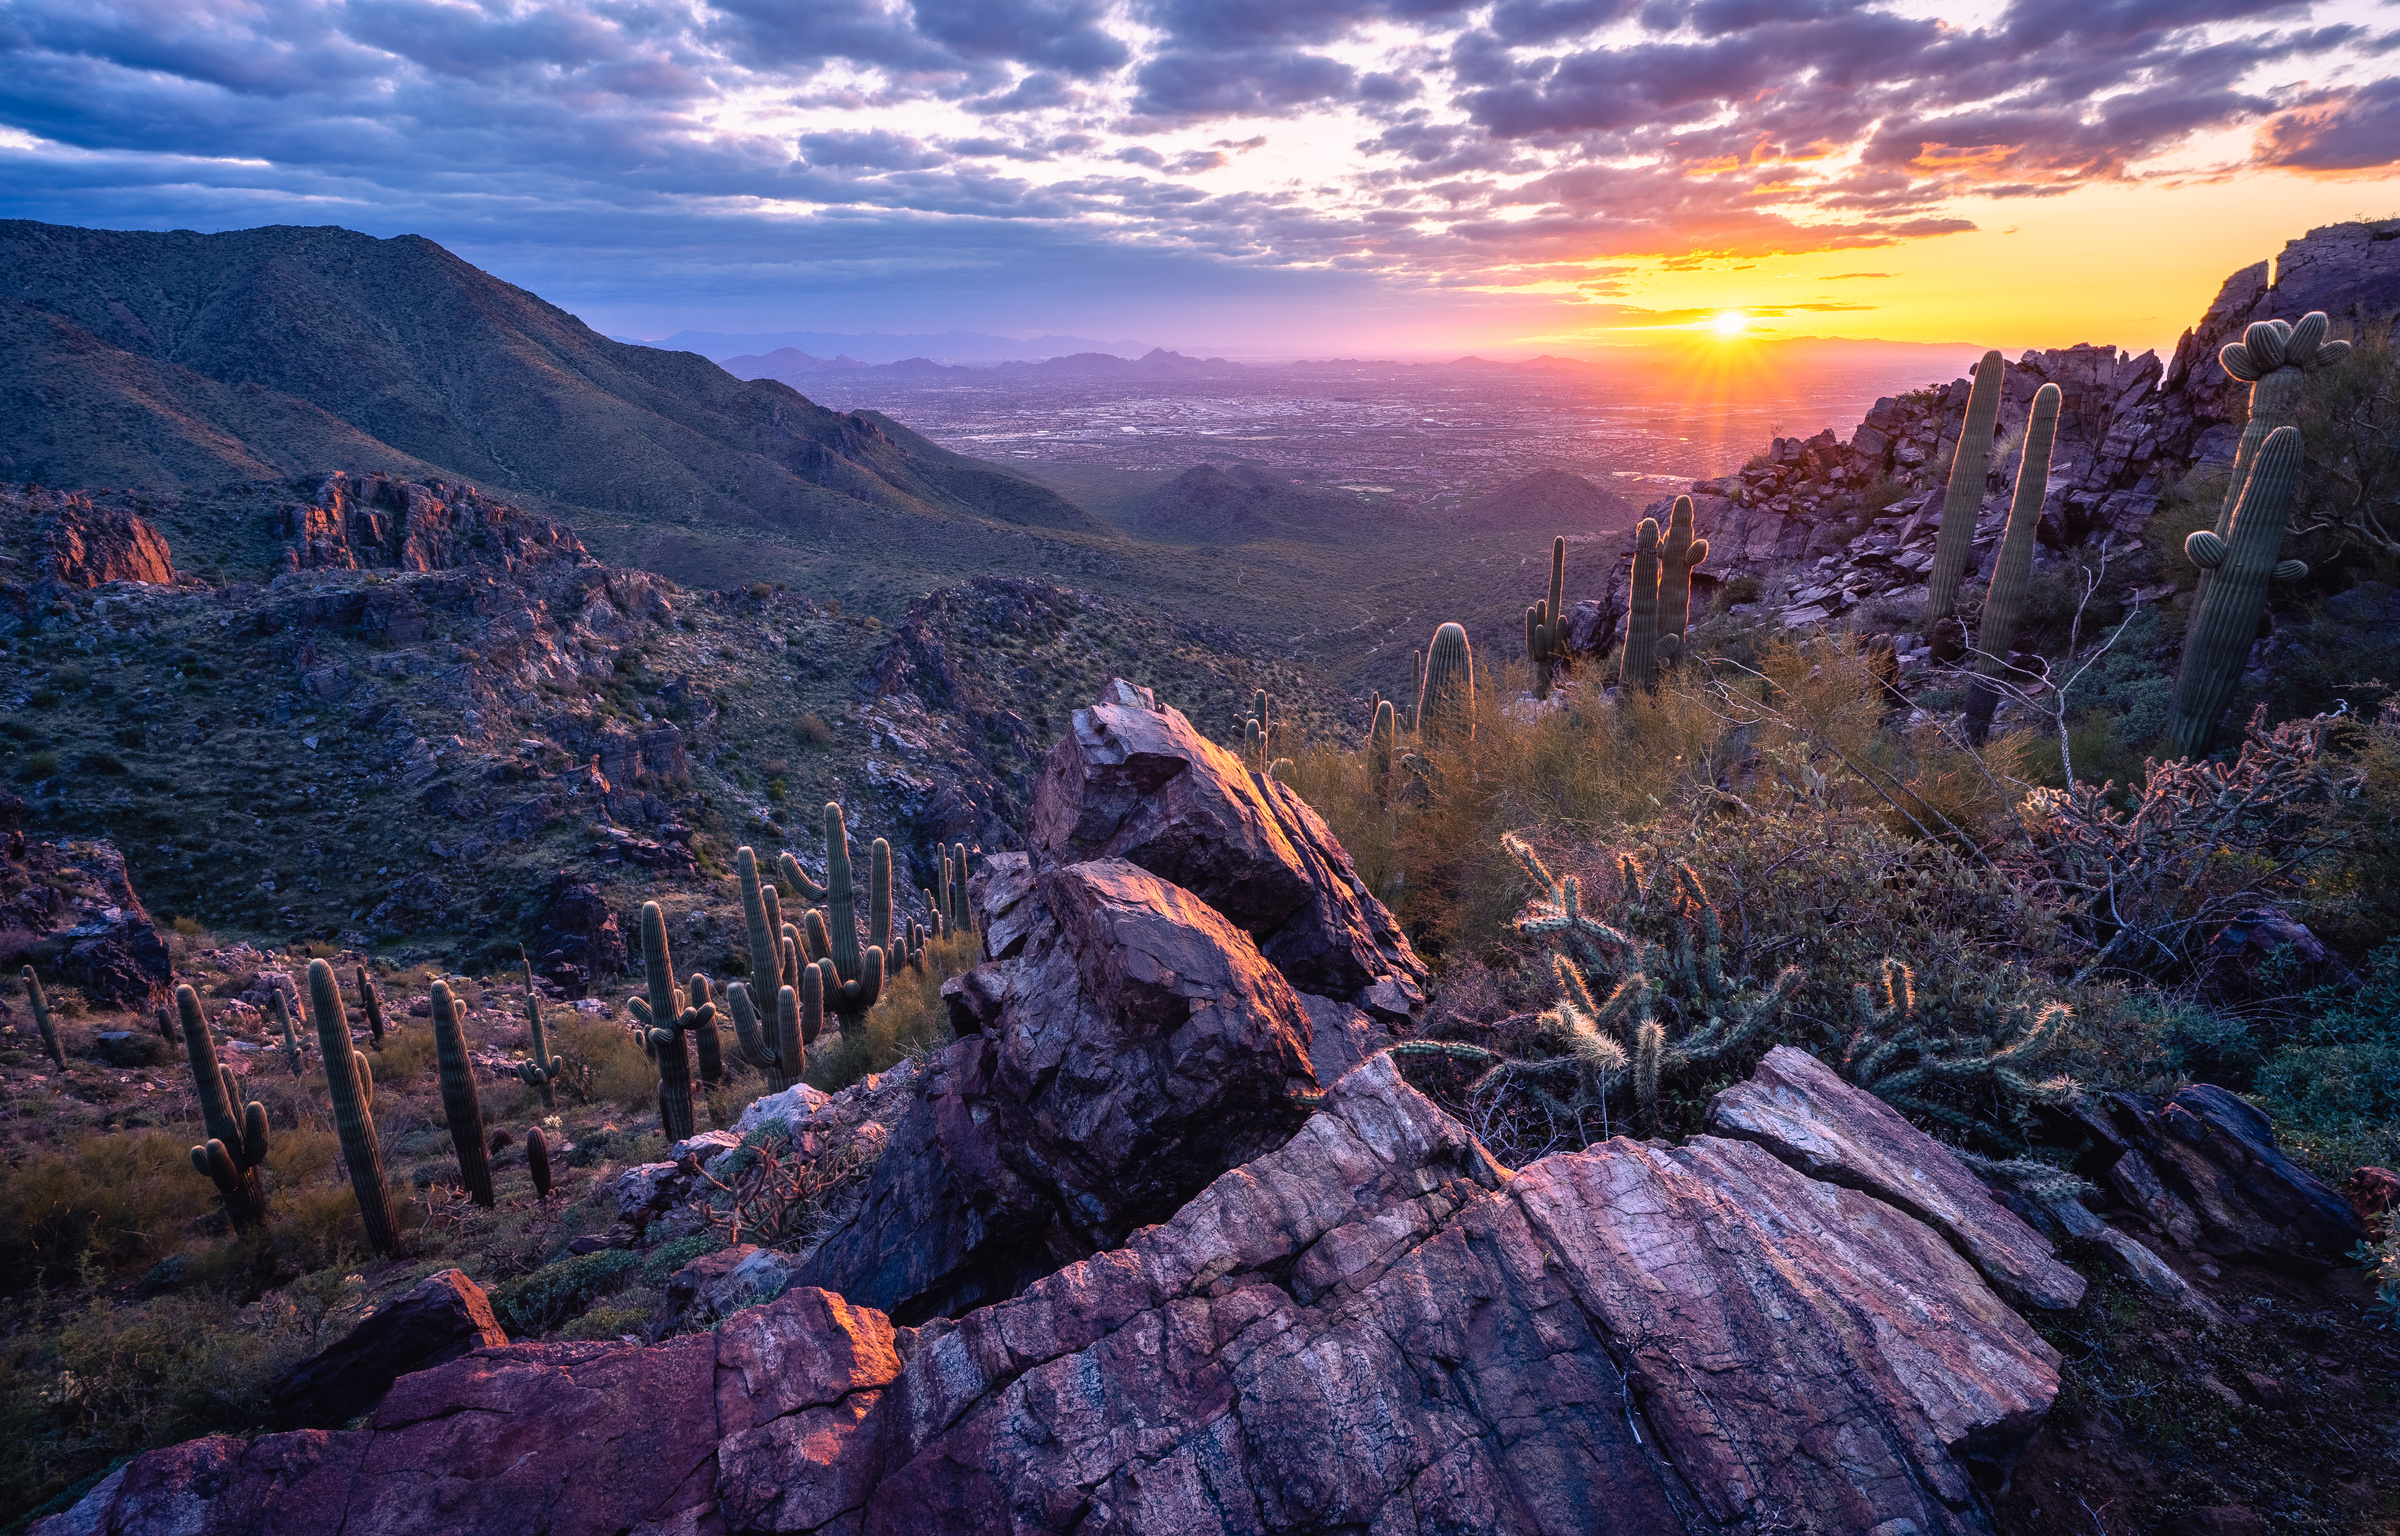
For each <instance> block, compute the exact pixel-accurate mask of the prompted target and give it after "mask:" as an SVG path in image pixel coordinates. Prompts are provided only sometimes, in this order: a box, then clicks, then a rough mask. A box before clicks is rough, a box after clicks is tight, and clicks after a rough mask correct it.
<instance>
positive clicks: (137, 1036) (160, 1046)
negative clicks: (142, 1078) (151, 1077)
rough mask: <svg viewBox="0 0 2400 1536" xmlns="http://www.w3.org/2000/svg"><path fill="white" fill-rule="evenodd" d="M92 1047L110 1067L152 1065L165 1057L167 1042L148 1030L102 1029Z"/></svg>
mask: <svg viewBox="0 0 2400 1536" xmlns="http://www.w3.org/2000/svg"><path fill="white" fill-rule="evenodd" d="M92 1049H93V1051H94V1052H95V1053H97V1054H98V1055H99V1057H100V1059H101V1060H102V1061H105V1062H107V1063H108V1064H109V1065H110V1066H112V1067H154V1066H157V1065H158V1064H159V1063H160V1062H162V1061H165V1060H166V1059H167V1043H166V1042H165V1041H164V1040H161V1039H160V1038H159V1037H158V1036H156V1035H154V1034H152V1033H150V1032H149V1031H148V1030H146V1029H144V1030H128V1029H104V1030H102V1031H100V1033H98V1034H96V1035H94V1036H93V1037H92Z"/></svg>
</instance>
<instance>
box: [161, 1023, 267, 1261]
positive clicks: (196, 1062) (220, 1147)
mask: <svg viewBox="0 0 2400 1536" xmlns="http://www.w3.org/2000/svg"><path fill="white" fill-rule="evenodd" d="M175 1012H176V1015H177V1016H178V1017H179V1018H180V1019H181V1020H182V1023H183V1049H184V1054H186V1055H187V1056H189V1057H190V1058H191V1062H192V1093H193V1096H194V1097H195V1098H197V1099H198V1100H199V1101H200V1123H201V1124H202V1125H203V1126H205V1127H206V1128H207V1130H208V1140H207V1141H206V1142H204V1143H202V1144H201V1145H199V1146H197V1147H194V1148H192V1166H193V1167H194V1168H197V1169H198V1170H200V1172H202V1173H203V1174H206V1175H207V1176H208V1178H209V1179H210V1180H211V1181H212V1182H214V1183H215V1184H216V1186H217V1193H218V1194H220V1195H222V1196H224V1197H225V1214H226V1215H227V1216H229V1217H231V1218H232V1219H233V1225H234V1227H235V1229H236V1230H240V1229H242V1228H246V1227H250V1226H253V1225H255V1224H257V1223H258V1222H261V1221H264V1220H265V1219H266V1216H267V1190H266V1186H265V1185H264V1184H262V1183H261V1182H260V1181H259V1177H258V1166H259V1164H261V1163H263V1162H265V1161H266V1160H267V1106H266V1105H264V1104H259V1103H252V1104H250V1105H249V1106H248V1107H246V1108H244V1109H242V1110H241V1112H240V1113H239V1114H237V1113H235V1106H236V1105H239V1104H240V1103H241V1102H242V1100H241V1094H240V1092H239V1089H238V1085H237V1084H236V1083H235V1081H234V1077H233V1073H232V1072H231V1071H230V1070H229V1069H227V1068H226V1067H224V1066H222V1065H220V1064H219V1063H218V1061H217V1042H216V1039H215V1037H214V1036H212V1035H210V1034H209V1032H208V1018H207V1016H206V1015H205V1014H203V1013H201V1011H200V994H199V993H197V992H194V991H193V990H192V989H191V988H190V987H189V986H178V987H177V988H176V989H175Z"/></svg>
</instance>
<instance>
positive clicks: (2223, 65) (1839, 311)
mask: <svg viewBox="0 0 2400 1536" xmlns="http://www.w3.org/2000/svg"><path fill="white" fill-rule="evenodd" d="M0 55H5V67H4V68H0V216H8V217H20V218H31V219H42V220H48V221H52V222H58V223H71V224H89V225H100V226H108V227H117V228H150V229H168V228H193V229H203V230H214V229H231V228H241V227H245V226H249V225H255V224H273V223H284V224H342V225H346V226H349V227H351V228H355V229H361V230H365V231H368V232H370V233H373V234H377V235H392V234H400V233H406V232H416V233H421V234H424V235H427V236H429V237H431V238H433V239H435V240H438V241H440V242H441V243H443V244H444V245H447V246H449V247H451V248H452V249H454V250H456V251H458V252H459V253H460V254H462V255H464V256H466V257H467V258H468V259H469V260H472V261H474V262H476V263H477V264H478V265H480V266H483V267H485V268H487V269H489V270H491V271H493V272H496V273H498V274H499V275H500V276H502V277H505V278H507V279H509V280H510V281H513V282H517V283H520V284H523V285H524V286H526V287H528V288H531V289H533V290H534V291H536V292H538V293H540V294H542V295H543V296H544V297H546V298H549V299H551V300H553V301H554V302H557V303H559V304H562V305H564V306H566V307H567V308H569V309H572V310H574V311H575V312H576V313H577V314H579V315H581V316H582V317H583V318H584V319H586V320H587V321H589V322H590V323H591V324H593V325H595V326H597V327H599V328H600V329H602V330H605V331H609V332H612V333H616V334H625V335H638V336H662V335H665V334H668V333H670V332H673V331H676V330H680V329H686V328H692V329H705V330H715V331H739V332H769V331H782V330H822V331H867V330H877V331H939V330H945V329H950V328H953V327H958V328H966V329H973V330H981V331H989V332H996V333H1002V334H1011V335H1024V336H1031V335H1036V334H1040V333H1046V332H1070V333H1075V334H1080V335H1084V336H1090V337H1098V338H1104V339H1112V340H1113V339H1117V338H1140V339H1144V340H1149V341H1156V342H1160V343H1163V344H1166V345H1169V346H1175V347H1180V348H1184V349H1186V350H1195V349H1199V350H1209V351H1229V352H1232V353H1235V354H1237V355H1298V354H1302V353H1306V354H1310V355H1320V356H1322V355H1327V354H1330V353H1335V352H1341V353H1348V354H1353V355H1358V354H1372V355H1379V356H1394V355H1405V356H1430V355H1448V354H1454V353H1457V352H1462V351H1470V350H1475V351H1481V352H1484V353H1485V354H1486V355H1493V356H1509V355H1529V354H1531V353H1534V352H1540V351H1551V352H1564V353H1580V354H1587V355H1588V354H1592V353H1594V352H1595V351H1596V349H1598V348H1601V347H1605V346H1610V345H1622V344H1624V343H1627V342H1636V341H1645V340H1650V339H1654V338H1657V337H1659V336H1660V335H1661V334H1662V332H1673V331H1674V330H1675V328H1691V329H1707V328H1710V327H1714V326H1717V325H1718V324H1719V323H1720V322H1719V320H1718V317H1720V316H1722V315H1725V314H1727V313H1728V312H1732V311H1738V312H1740V313H1741V314H1742V315H1743V316H1745V317H1747V318H1746V330H1747V333H1748V334H1750V335H1754V336H1758V335H1765V336H1773V335H1831V336H1851V337H1875V338H1883V339H1889V340H1901V341H1933V342H1967V343H1972V344H1974V345H1977V346H1983V345H1997V346H2005V347H2010V348H2015V347H2024V346H2051V345H2064V344H2068V343H2072V342H2076V341H2111V342H2118V343H2122V344H2126V345H2132V346H2166V345H2171V344H2172V342H2173V341H2174V338H2175V336H2176V334H2177V332H2179V331H2180V330H2181V329H2182V328H2183V327H2184V326H2186V325H2188V324H2189V323H2190V322H2191V321H2192V320H2193V319H2194V318H2196V317H2197V315H2198V313H2199V311H2200V309H2201V308H2202V307H2203V306H2204V305H2205V304H2206V302H2207V300H2208V299H2209V297H2210V296H2211V295H2212V294H2213V293H2214V292H2215V290H2216V287H2217V284H2218V283H2219V282H2220V281H2221V280H2222V279H2223V277H2224V276H2225V274H2226V273H2227V272H2228V271H2230V270H2232V269H2233V268H2234V267H2237V266H2240V265H2243V264H2245V263H2248V262H2252V261H2257V260H2260V259H2262V258H2264V257H2267V256H2270V255H2272V254H2273V253H2274V252H2275V251H2276V250H2277V249H2279V248H2280V247H2281V245H2282V244H2283V242H2284V241H2285V240H2286V239H2288V238H2291V237H2293V236H2295V235H2298V234H2300V233H2301V232H2302V231H2304V230H2305V229H2307V228H2308V227H2309V226H2311V225H2315V224H2323V223H2331V222H2336V221H2339V220H2343V219H2349V218H2355V217H2360V216H2366V217H2389V216H2393V215H2400V7H2396V6H2395V5H2393V4H2389V3H2383V4H2377V3H2370V0H2345V3H2339V4H2305V3H2303V4H2254V3H2245V0H2021V3H2015V4H1991V3H1972V4H1961V3H1954V0H1922V3H1918V0H1908V3H1894V4H1881V5H1866V6H1860V5H1851V4H1845V3H1840V0H1646V3H1631V0H1499V3H1497V4H1478V5H1455V4H1448V3H1443V0H1221V3H1210V0H1132V3H1117V0H917V3H916V4H914V5H911V4H907V3H904V0H889V3H885V0H822V3H798V4H795V3H791V0H717V3H714V4H708V3H700V0H688V3H667V0H587V3H580V4H532V3H525V4H517V3H506V0H492V3H480V4H478V3H433V0H356V3H350V4H311V3H302V0H254V3H245V4H200V3H188V0H0ZM1722 324H1723V325H1724V326H1725V327H1726V328H1728V329H1730V328H1731V327H1732V326H1733V325H1734V324H1735V322H1733V321H1724V322H1722ZM1687 333H1688V330H1687Z"/></svg>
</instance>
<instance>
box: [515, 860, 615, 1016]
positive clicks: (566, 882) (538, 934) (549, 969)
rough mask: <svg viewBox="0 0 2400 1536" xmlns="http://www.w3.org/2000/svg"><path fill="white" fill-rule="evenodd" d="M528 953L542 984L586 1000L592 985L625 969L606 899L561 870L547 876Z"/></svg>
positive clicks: (597, 889)
mask: <svg viewBox="0 0 2400 1536" xmlns="http://www.w3.org/2000/svg"><path fill="white" fill-rule="evenodd" d="M528 949H529V952H530V956H531V958H532V960H533V963H534V966H535V969H536V970H538V971H539V972H540V974H541V977H542V979H543V980H544V981H547V982H549V983H550V984H551V985H552V986H555V987H557V988H558V989H559V991H560V993H561V994H562V995H564V996H567V997H586V996H589V995H590V993H591V989H592V986H593V984H594V983H596V982H599V981H602V980H604V979H606V978H608V977H611V976H614V975H616V974H618V973H619V972H621V971H623V970H624V969H625V963H626V952H625V934H624V931H623V930H621V929H620V928H618V927H617V918H616V914H615V913H613V912H611V911H609V909H608V901H607V898H606V897H604V896H602V895H601V893H600V888H599V887H598V886H596V885H593V884H590V883H589V882H587V881H582V880H577V879H576V878H575V877H574V876H572V875H570V874H568V873H567V872H566V871H565V870H563V869H562V870H560V871H558V872H557V873H556V874H554V875H552V876H551V877H550V888H549V889H548V891H546V892H545V893H544V894H543V896H542V899H541V904H540V906H539V908H538V909H537V910H536V912H535V914H534V933H533V943H532V944H531V945H529V946H528Z"/></svg>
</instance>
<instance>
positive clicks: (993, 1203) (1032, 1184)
mask: <svg viewBox="0 0 2400 1536" xmlns="http://www.w3.org/2000/svg"><path fill="white" fill-rule="evenodd" d="M1029 899H1032V900H1035V901H1037V902H1038V916H1037V918H1036V920H1035V921H1034V922H1033V925H1032V932H1031V933H1030V934H1029V936H1028V937H1027V939H1026V940H1025V942H1024V944H1023V946H1022V948H1021V949H1020V950H1019V951H1018V952H1017V953H1016V954H1015V955H1014V957H1013V958H1011V959H1009V960H1006V961H995V962H989V963H987V964H986V965H984V966H982V967H980V968H978V970H977V971H976V972H974V973H973V974H972V976H971V977H970V978H968V979H969V980H970V981H971V982H972V983H973V992H974V996H975V998H976V1000H977V1006H978V1007H979V1008H981V1009H982V1010H984V1011H985V1014H986V1015H987V1016H985V1017H980V1018H974V1019H972V1020H971V1022H970V1031H971V1032H969V1033H968V1034H967V1037H966V1038H964V1039H962V1040H960V1041H959V1042H958V1043H957V1044H955V1045H953V1046H951V1047H949V1048H948V1049H947V1050H945V1051H943V1052H942V1053H941V1054H940V1055H939V1056H937V1057H936V1058H935V1059H934V1062H933V1064H932V1067H931V1071H930V1073H929V1075H928V1077H927V1079H926V1081H925V1084H924V1087H923V1090H922V1093H921V1095H920V1097H919V1098H918V1100H917V1102H916V1104H915V1105H914V1107H912V1108H911V1109H910V1110H909V1112H908V1114H907V1115H906V1116H905V1117H904V1118H902V1119H901V1120H900V1121H899V1123H898V1124H897V1125H895V1126H894V1127H893V1128H892V1134H891V1140H890V1145H889V1148H888V1150H886V1151H885V1152H884V1154H883V1156H882V1158H881V1159H880V1160H879V1161H878V1162H877V1164H876V1166H875V1170H874V1173H873V1175H872V1176H871V1179H870V1181H869V1184H868V1187H867V1191H866V1195H865V1197H864V1202H863V1204H862V1205H861V1207H860V1209H859V1211H858V1213H857V1215H856V1216H855V1217H854V1218H853V1219H852V1220H851V1221H849V1222H848V1223H846V1224H845V1225H844V1226H843V1227H841V1228H839V1229H837V1230H836V1231H835V1232H834V1233H833V1234H832V1235H831V1236H829V1237H828V1238H827V1239H826V1240H825V1243H824V1245H823V1246H822V1247H821V1248H819V1249H818V1250H817V1252H816V1253H815V1254H814V1255H813V1256H812V1257H811V1259H810V1260H809V1262H808V1264H807V1265H806V1266H805V1267H804V1268H803V1270H802V1272H801V1275H800V1277H799V1283H801V1284H804V1285H821V1286H824V1287H825V1288H827V1289H829V1290H836V1291H839V1292H841V1293H842V1294H843V1295H845V1296H848V1297H850V1298H851V1299H852V1300H854V1301H860V1302H863V1303H866V1304H868V1305H871V1306H875V1307H879V1308H881V1309H883V1310H885V1311H888V1312H890V1313H892V1314H893V1315H894V1316H895V1317H898V1318H900V1319H901V1320H903V1321H908V1322H915V1321H920V1320H922V1319H924V1318H927V1317H932V1316H938V1315H943V1314H955V1313H957V1312H960V1311H964V1310H966V1309H968V1308H970V1307H975V1306H980V1305H983V1304H986V1303H988V1302H992V1301H997V1300H1000V1299H1002V1298H1004V1297H1006V1296H1009V1295H1012V1294H1014V1293H1015V1292H1016V1291H1017V1290H1019V1289H1021V1288H1022V1287H1023V1286H1024V1285H1025V1284H1027V1283H1029V1282H1030V1281H1032V1280H1034V1279H1036V1278H1038V1277H1039V1276H1041V1275H1044V1274H1048V1273H1049V1272H1051V1271H1052V1270H1054V1269H1056V1268H1058V1267H1059V1265H1061V1264H1063V1263H1066V1262H1069V1261H1071V1260H1074V1259H1078V1258H1082V1257H1084V1256H1085V1255H1087V1254H1091V1253H1095V1252H1098V1251H1100V1250H1101V1249H1104V1248H1108V1247H1112V1246H1114V1245H1116V1244H1117V1243H1120V1242H1122V1241H1124V1239H1125V1237H1126V1236H1127V1235H1128V1234H1129V1233H1130V1232H1131V1231H1132V1230H1133V1229H1134V1228H1135V1227H1137V1226H1140V1225H1142V1224H1144V1223H1148V1222H1156V1221H1161V1220H1164V1219H1165V1218H1166V1217H1168V1216H1170V1215H1172V1214H1173V1213H1174V1211H1175V1210H1176V1208H1177V1207H1178V1206H1180V1205H1182V1204H1183V1202H1184V1201H1186V1200H1188V1199H1190V1198H1191V1197H1192V1196H1193V1195H1195V1194H1197V1193H1198V1192H1199V1191H1200V1190H1201V1189H1202V1188H1204V1187H1205V1186H1206V1185H1207V1184H1208V1182H1209V1181H1210V1180H1211V1179H1213V1178H1215V1177H1216V1176H1217V1175H1218V1174H1220V1173H1222V1172H1224V1171H1225V1170H1226V1169H1227V1168H1229V1167H1232V1166H1233V1165H1234V1164H1236V1163H1239V1162H1241V1161H1243V1160H1244V1159H1245V1158H1248V1157H1252V1156H1255V1155H1257V1154H1258V1153H1260V1152H1263V1151H1265V1150H1266V1149H1267V1148H1270V1147H1273V1146H1275V1145H1278V1144H1279V1143H1281V1142H1282V1141H1283V1139H1284V1138H1285V1137H1287V1136H1289V1135H1290V1134H1291V1132H1292V1130H1293V1129H1294V1128H1295V1127H1296V1126H1298V1125H1299V1123H1300V1121H1301V1119H1302V1118H1303V1115H1304V1111H1303V1110H1302V1109H1301V1107H1300V1105H1301V1103H1302V1099H1301V1097H1300V1096H1301V1095H1304V1094H1308V1093H1310V1092H1312V1091H1313V1090H1314V1089H1315V1088H1316V1086H1317V1079H1316V1076H1315V1074H1314V1072H1313V1070H1312V1069H1311V1066H1310V1062H1309V1038H1310V1021H1309V1014H1308V1011H1307V1009H1306V1007H1305V1006H1304V1005H1303V1004H1302V1003H1301V1001H1300V999H1299V996H1298V994H1296V993H1295V992H1294V991H1293V990H1292V988H1291V986H1290V984H1289V983H1288V982H1286V981H1285V980H1284V978H1283V976H1282V975H1281V974H1280V973H1279V972H1277V970H1276V969H1275V968H1274V967H1273V966H1271V965H1269V964H1267V963H1266V961H1265V960H1264V959H1262V958H1261V957H1260V955H1259V952H1258V950H1257V948H1256V946H1254V945H1253V944H1252V943H1251V942H1250V940H1249V938H1248V937H1247V936H1246V935H1245V934H1243V933H1242V932H1241V931H1240V930H1239V929H1237V928H1235V927H1234V926H1233V925H1232V924H1231V923H1229V922H1228V921H1226V919H1225V918H1224V917H1223V916H1221V915H1220V914H1219V913H1218V912H1217V911H1216V909H1215V908H1213V907H1211V906H1209V905H1208V904H1207V903H1205V902H1203V901H1201V900H1199V899H1198V898H1197V897H1195V896H1194V895H1192V894H1191V893H1190V892H1189V891H1186V890H1184V889H1182V888H1181V887H1178V886H1175V885H1170V884H1169V883H1167V882H1166V881H1165V880H1162V879H1160V878H1158V877H1157V876H1156V875H1153V874H1151V873H1149V872H1147V871H1145V870H1142V869H1138V868H1136V867H1135V866H1134V865H1132V864H1129V863H1127V862H1125V861H1123V860H1121V859H1102V860H1097V861H1093V862H1089V863H1079V864H1070V865H1065V866H1062V867H1054V868H1051V869H1049V870H1047V871H1045V872H1044V873H1043V874H1042V876H1041V878H1040V882H1039V892H1038V895H1037V896H1035V897H1032V898H1029ZM958 1016H959V1014H958V1005H957V1002H956V999H954V1000H953V1017H954V1018H956V1017H958Z"/></svg>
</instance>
